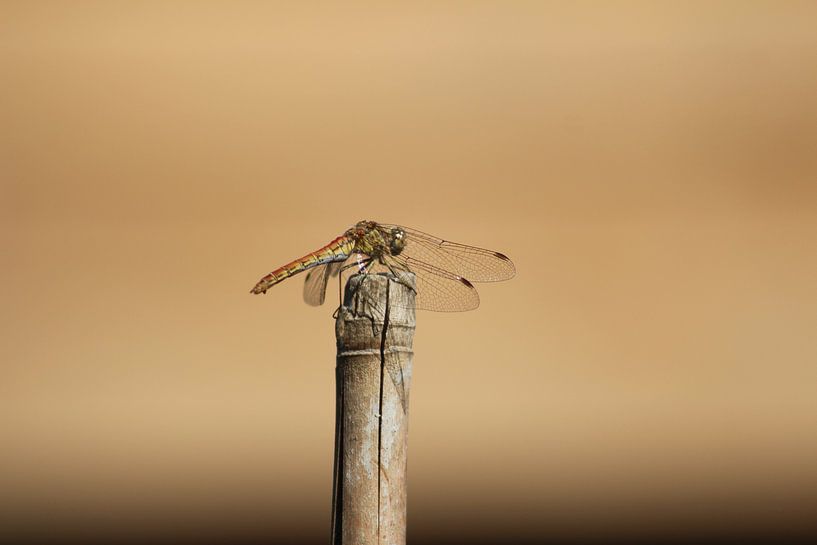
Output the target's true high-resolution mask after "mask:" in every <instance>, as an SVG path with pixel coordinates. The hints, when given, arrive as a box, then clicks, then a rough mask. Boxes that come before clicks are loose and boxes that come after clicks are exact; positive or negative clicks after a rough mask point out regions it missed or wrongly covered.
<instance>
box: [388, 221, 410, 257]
mask: <svg viewBox="0 0 817 545" xmlns="http://www.w3.org/2000/svg"><path fill="white" fill-rule="evenodd" d="M389 234H390V235H391V237H390V238H391V240H389V253H390V254H391V255H400V252H402V251H403V248H405V247H406V232H405V231H403V230H402V229H400V228H399V227H393V228H392V229H391V232H390V233H389Z"/></svg>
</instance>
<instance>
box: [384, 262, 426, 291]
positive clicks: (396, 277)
mask: <svg viewBox="0 0 817 545" xmlns="http://www.w3.org/2000/svg"><path fill="white" fill-rule="evenodd" d="M380 262H381V263H382V264H383V265H385V266H386V267H387V268H388V269H389V272H390V273H391V274H392V276H394V281H395V282H397V283H398V284H403V285H404V286H406V287H407V288H408V289H410V290H411V291H413V292H414V295H417V289H416V288H415V287H414V286H412V285H410V284H409V283H408V282H406V281H405V280H403V277H402V276H401V275H399V274H397V271H395V270H394V267H393V266H392V264H391V263H389V262H388V261H386V260H381V261H380Z"/></svg>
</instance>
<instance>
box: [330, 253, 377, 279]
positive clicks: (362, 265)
mask: <svg viewBox="0 0 817 545" xmlns="http://www.w3.org/2000/svg"><path fill="white" fill-rule="evenodd" d="M371 262H372V258H371V257H367V258H365V259H364V258H362V257H360V255H358V256H357V259H356V260H355V262H354V263H349V264H347V265H344V266H343V267H341V268H340V273H343V271H345V270H346V269H351V268H352V267H357V268H358V271H359V272H362V273H366V272H368V271H367V267H368V266H369V265H370V264H371ZM338 276H341V274H338Z"/></svg>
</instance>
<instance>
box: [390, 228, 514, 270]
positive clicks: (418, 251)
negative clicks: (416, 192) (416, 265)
mask: <svg viewBox="0 0 817 545" xmlns="http://www.w3.org/2000/svg"><path fill="white" fill-rule="evenodd" d="M383 225H385V226H386V227H390V228H391V227H399V228H400V229H402V230H403V231H404V232H405V234H406V235H405V236H406V245H405V247H404V248H403V251H402V252H401V253H400V255H399V256H397V257H401V258H404V259H407V260H416V261H418V262H423V263H426V264H428V265H430V266H432V267H435V268H439V269H443V270H445V271H448V272H449V273H452V274H453V275H454V276H459V277H463V278H467V279H468V280H470V281H472V282H498V281H500V280H508V279H509V278H512V277H513V276H514V275H515V274H516V268H515V267H514V265H513V262H512V261H511V260H510V259H508V256H506V255H504V254H501V253H499V252H495V251H493V250H486V249H485V248H478V247H476V246H468V245H466V244H459V243H457V242H450V241H448V240H443V239H441V238H437V237H435V236H433V235H429V234H428V233H423V232H422V231H418V230H417V229H412V228H410V227H404V226H402V225H388V224H383Z"/></svg>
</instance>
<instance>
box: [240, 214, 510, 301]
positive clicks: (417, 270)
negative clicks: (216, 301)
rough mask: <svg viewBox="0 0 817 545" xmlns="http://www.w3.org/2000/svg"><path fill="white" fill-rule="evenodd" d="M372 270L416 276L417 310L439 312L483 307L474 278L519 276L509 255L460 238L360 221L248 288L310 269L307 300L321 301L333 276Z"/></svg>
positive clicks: (257, 290) (261, 288)
mask: <svg viewBox="0 0 817 545" xmlns="http://www.w3.org/2000/svg"><path fill="white" fill-rule="evenodd" d="M350 268H351V269H355V268H356V269H357V271H358V272H360V273H364V274H368V273H373V272H378V271H383V272H385V271H388V272H390V273H392V274H393V275H394V276H396V277H398V278H399V273H401V272H409V273H412V274H414V277H415V284H416V288H412V289H415V292H416V297H415V304H416V308H418V309H423V310H433V311H439V312H457V311H466V310H473V309H475V308H477V307H478V306H479V294H478V293H477V290H476V288H475V287H474V282H498V281H501V280H508V279H510V278H512V277H513V276H514V275H515V274H516V268H515V267H514V264H513V262H512V261H511V260H510V259H509V258H508V256H506V255H504V254H502V253H499V252H495V251H493V250H487V249H484V248H478V247H476V246H468V245H466V244H459V243H457V242H450V241H448V240H444V239H441V238H438V237H435V236H433V235H429V234H428V233H424V232H422V231H419V230H417V229H412V228H410V227H404V226H402V225H393V224H388V223H378V222H375V221H367V220H364V221H359V222H357V223H356V224H355V225H354V226H353V227H351V228H350V229H348V230H346V232H344V233H343V234H342V235H341V236H339V237H337V238H336V239H334V240H333V241H331V242H330V243H329V244H327V245H326V246H324V247H322V248H320V249H318V250H315V251H314V252H310V253H309V254H307V255H305V256H303V257H301V258H299V259H296V260H295V261H292V262H290V263H287V264H286V265H284V266H282V267H279V268H277V269H275V270H274V271H272V272H271V273H269V274H267V275H266V276H264V277H263V278H262V279H261V280H259V281H258V283H257V284H256V285H255V287H253V288H252V290H250V293H253V294H264V293H266V292H267V290H268V289H270V288H271V287H272V286H274V285H276V284H278V283H280V282H283V281H284V280H286V279H287V278H289V277H291V276H294V275H296V274H299V273H301V272H304V271H309V272H308V273H307V276H306V280H305V282H304V292H303V297H304V301H306V303H307V304H309V305H312V306H319V305H322V304H323V302H324V300H325V298H326V286H327V284H328V281H329V278H330V277H335V276H338V275H340V274H341V273H342V272H343V271H345V270H347V269H350Z"/></svg>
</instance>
